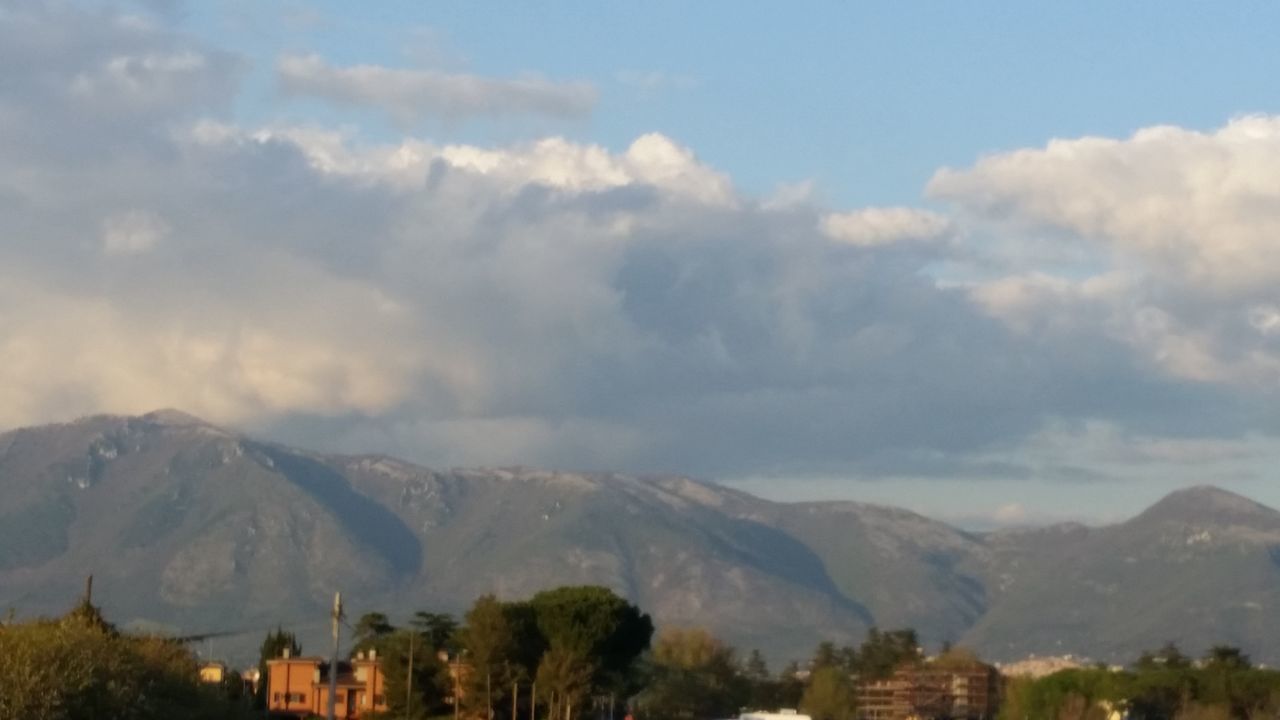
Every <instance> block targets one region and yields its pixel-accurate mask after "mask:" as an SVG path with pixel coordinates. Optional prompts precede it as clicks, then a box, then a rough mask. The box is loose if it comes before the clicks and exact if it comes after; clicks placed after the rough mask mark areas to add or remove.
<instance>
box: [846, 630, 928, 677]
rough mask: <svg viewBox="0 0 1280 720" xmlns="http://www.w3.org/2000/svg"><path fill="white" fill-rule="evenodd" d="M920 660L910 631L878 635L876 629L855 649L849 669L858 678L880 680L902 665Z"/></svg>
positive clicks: (913, 632)
mask: <svg viewBox="0 0 1280 720" xmlns="http://www.w3.org/2000/svg"><path fill="white" fill-rule="evenodd" d="M919 659H920V640H919V638H918V637H917V636H916V631H915V630H912V629H910V628H903V629H900V630H889V631H887V632H882V631H881V630H880V629H879V628H875V627H873V628H871V629H870V630H868V631H867V639H866V640H864V641H863V643H862V646H861V647H859V648H858V653H857V655H856V657H855V661H854V664H853V667H851V668H850V669H851V670H853V671H854V672H855V673H856V674H857V675H858V676H859V677H862V678H866V679H882V678H886V677H889V676H890V675H892V674H893V672H894V670H897V669H898V667H900V666H901V665H903V664H905V663H910V662H917V661H919Z"/></svg>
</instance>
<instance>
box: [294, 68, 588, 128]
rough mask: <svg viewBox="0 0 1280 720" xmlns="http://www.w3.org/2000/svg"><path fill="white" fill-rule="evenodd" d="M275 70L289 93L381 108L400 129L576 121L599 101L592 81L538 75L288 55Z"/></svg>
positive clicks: (345, 103) (344, 103)
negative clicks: (490, 120)
mask: <svg viewBox="0 0 1280 720" xmlns="http://www.w3.org/2000/svg"><path fill="white" fill-rule="evenodd" d="M276 70H277V76H278V78H279V82H280V86H281V88H282V89H283V90H284V92H286V93H288V94H293V95H308V96H312V97H318V98H321V99H324V100H328V101H330V102H335V103H340V104H343V105H357V106H359V105H365V106H372V107H376V108H380V109H382V110H385V111H386V112H387V113H388V114H390V115H391V117H392V118H393V119H395V121H396V122H398V123H400V124H401V125H413V124H415V123H417V122H420V121H421V120H422V119H424V118H426V117H444V118H448V119H454V120H456V119H463V118H469V117H476V116H500V115H507V114H526V113H532V114H538V115H550V116H554V117H574V116H580V115H585V114H587V113H589V112H591V108H592V107H593V106H594V105H595V101H596V92H595V89H594V88H592V87H591V86H590V85H589V84H587V83H582V82H567V83H566V82H553V81H551V80H548V79H546V78H543V77H540V76H537V75H527V76H523V77H517V78H504V79H495V78H488V77H482V76H478V75H465V74H457V73H447V72H442V71H439V70H406V69H401V68H388V67H382V66H380V65H354V66H351V67H336V66H334V65H331V64H329V63H328V62H326V61H325V60H324V58H322V57H320V56H319V55H286V56H285V57H282V58H281V59H280V62H279V64H278V66H277V68H276Z"/></svg>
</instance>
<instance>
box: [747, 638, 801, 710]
mask: <svg viewBox="0 0 1280 720" xmlns="http://www.w3.org/2000/svg"><path fill="white" fill-rule="evenodd" d="M742 679H743V681H744V682H745V683H746V686H747V698H746V706H747V707H748V708H750V709H752V710H764V709H768V708H779V707H782V706H783V705H785V704H786V703H784V702H782V699H781V686H780V683H779V682H778V680H777V679H776V678H774V677H773V676H771V675H770V674H769V665H768V663H766V662H765V660H764V655H761V654H760V651H759V650H752V651H751V653H750V654H749V655H748V656H747V660H746V662H745V663H743V665H742ZM790 707H795V705H794V704H792V705H791V706H790Z"/></svg>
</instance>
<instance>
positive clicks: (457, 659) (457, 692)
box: [453, 651, 462, 720]
mask: <svg viewBox="0 0 1280 720" xmlns="http://www.w3.org/2000/svg"><path fill="white" fill-rule="evenodd" d="M461 660H462V652H461V651H459V652H456V653H454V655H453V720H458V717H459V716H460V715H461V714H462V689H461V682H459V680H458V676H459V675H460V674H461V673H462V662H461Z"/></svg>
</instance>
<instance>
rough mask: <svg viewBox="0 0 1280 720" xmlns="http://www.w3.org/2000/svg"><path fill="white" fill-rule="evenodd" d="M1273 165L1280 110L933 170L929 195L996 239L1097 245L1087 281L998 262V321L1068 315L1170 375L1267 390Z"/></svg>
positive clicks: (1276, 195) (1043, 321)
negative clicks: (1003, 271)
mask: <svg viewBox="0 0 1280 720" xmlns="http://www.w3.org/2000/svg"><path fill="white" fill-rule="evenodd" d="M1277 173H1280V118H1276V117H1264V116H1249V117H1243V118H1239V119H1236V120H1233V121H1231V122H1229V123H1228V124H1227V125H1225V126H1224V127H1222V128H1220V129H1218V130H1215V131H1212V132H1198V131H1193V130H1186V129H1182V128H1176V127H1153V128H1147V129H1144V130H1140V131H1138V132H1137V133H1135V134H1134V135H1133V136H1132V137H1130V138H1127V139H1108V138H1082V139H1076V140H1055V141H1053V142H1051V143H1049V144H1048V145H1047V146H1046V147H1044V148H1042V149H1025V150H1018V151H1015V152H1010V153H1002V154H997V155H992V156H989V157H986V158H983V159H982V160H980V161H978V162H977V163H976V164H975V165H974V166H973V167H972V168H968V169H962V170H956V169H943V170H940V171H939V172H938V173H937V174H936V175H935V176H934V178H933V180H932V181H931V182H930V184H929V192H930V194H931V195H932V196H933V197H935V198H938V199H944V200H949V201H951V202H953V203H955V204H956V206H957V207H958V210H959V211H960V213H961V214H962V215H964V216H966V217H968V218H978V219H981V221H982V222H984V223H985V224H986V227H987V228H988V230H989V232H991V233H992V234H994V235H995V236H997V237H999V236H1006V237H1011V238H1020V237H1024V236H1026V235H1028V234H1045V233H1048V235H1049V237H1050V238H1051V239H1052V242H1055V243H1057V244H1058V245H1060V246H1062V247H1068V248H1071V247H1074V248H1093V249H1096V250H1101V252H1100V253H1099V254H1097V255H1095V256H1094V258H1093V267H1092V268H1091V269H1090V271H1089V272H1088V273H1086V274H1085V275H1084V276H1083V277H1081V275H1080V273H1079V272H1078V271H1077V272H1076V273H1071V274H1061V275H1058V276H1057V277H1053V275H1054V272H1053V270H1052V269H1048V271H1047V272H1046V271H1045V269H1042V268H1038V267H1031V268H1028V267H1026V261H1025V259H1022V258H1016V257H1011V256H1006V259H1007V260H1009V261H1010V262H1011V263H1015V264H1017V263H1021V265H1022V267H1020V268H1019V269H1018V272H1019V275H1018V276H1009V277H1000V278H996V279H994V280H992V281H990V282H989V283H988V284H987V285H986V286H985V287H978V288H976V289H975V295H976V297H978V298H979V299H981V300H982V302H983V303H984V305H985V306H987V307H988V308H989V309H990V310H992V311H993V313H994V314H996V315H997V316H1000V317H1004V318H1006V319H1011V320H1012V321H1013V322H1014V323H1015V325H1017V326H1019V327H1024V328H1025V327H1027V326H1028V324H1029V323H1033V322H1034V323H1037V324H1038V325H1039V326H1040V327H1041V328H1050V327H1059V326H1060V325H1061V319H1063V318H1069V317H1073V316H1074V317H1076V318H1077V320H1075V321H1073V324H1074V325H1075V326H1076V327H1080V326H1081V325H1082V322H1081V320H1080V319H1084V322H1085V323H1088V322H1092V323H1093V324H1094V326H1095V329H1096V331H1097V332H1098V333H1099V334H1101V335H1106V336H1110V337H1112V338H1113V339H1116V340H1117V341H1120V342H1125V343H1128V344H1130V345H1132V346H1133V347H1134V348H1135V349H1136V350H1137V351H1138V352H1139V353H1141V354H1142V355H1143V356H1144V357H1145V358H1146V360H1147V361H1148V362H1150V363H1151V364H1152V365H1153V366H1154V367H1155V368H1159V370H1160V371H1162V372H1164V373H1167V374H1169V375H1171V376H1173V377H1176V378H1180V379H1187V380H1194V381H1197V382H1209V383H1221V384H1226V385H1235V386H1239V387H1241V388H1252V389H1255V390H1256V389H1265V390H1267V391H1272V390H1275V389H1280V345H1278V344H1276V343H1275V341H1274V339H1273V335H1272V334H1271V332H1270V331H1269V330H1268V328H1269V327H1270V325H1269V321H1268V318H1269V317H1270V315H1269V314H1268V312H1267V308H1271V307H1274V306H1275V305H1276V303H1277V302H1278V301H1280V298H1277V296H1276V293H1275V288H1276V287H1277V286H1278V285H1277V283H1280V269H1277V265H1276V263H1274V262H1271V261H1270V259H1271V258H1272V257H1273V256H1275V255H1276V253H1277V252H1280V185H1277V184H1276V183H1275V182H1274V177H1275V176H1276V174H1277ZM992 246H999V243H992ZM1086 252H1087V251H1086ZM1019 278H1024V279H1019ZM1025 278H1034V283H1033V284H1028V283H1027V282H1026V280H1025ZM1033 287H1038V288H1039V289H1038V290H1037V291H1036V292H1034V293H1032V292H1029V290H1030V289H1031V288H1033ZM1033 303H1034V305H1033Z"/></svg>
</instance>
